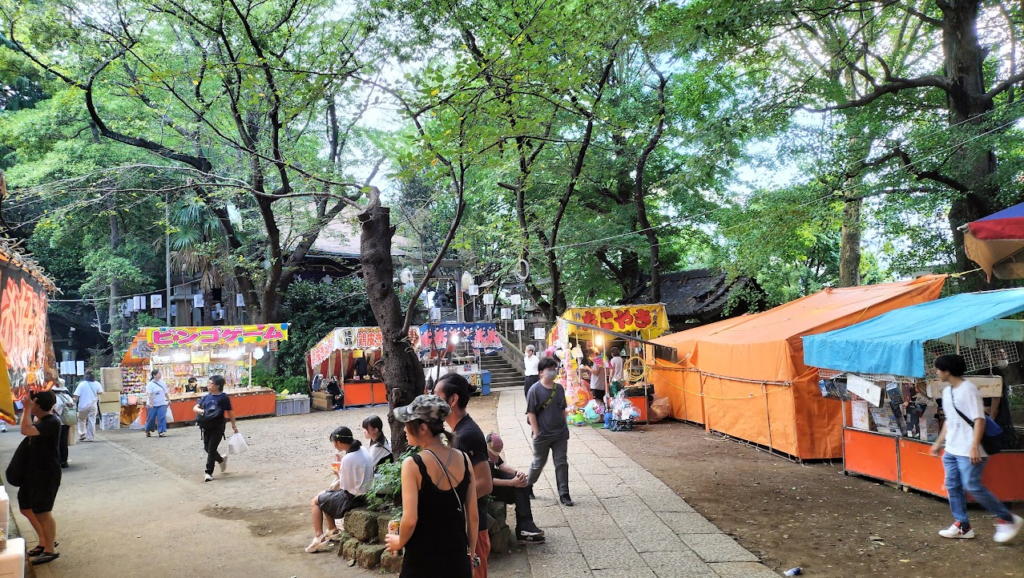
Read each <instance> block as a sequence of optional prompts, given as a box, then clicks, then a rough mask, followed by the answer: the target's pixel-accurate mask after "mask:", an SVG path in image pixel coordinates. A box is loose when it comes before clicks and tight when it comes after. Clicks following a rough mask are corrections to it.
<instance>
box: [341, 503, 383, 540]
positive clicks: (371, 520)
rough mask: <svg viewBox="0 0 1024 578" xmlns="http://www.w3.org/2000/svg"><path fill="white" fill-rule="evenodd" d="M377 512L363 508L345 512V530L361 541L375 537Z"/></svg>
mask: <svg viewBox="0 0 1024 578" xmlns="http://www.w3.org/2000/svg"><path fill="white" fill-rule="evenodd" d="M377 516H378V514H377V512H371V511H369V510H364V509H356V510H351V511H349V513H347V514H345V531H346V532H348V533H349V534H352V535H353V536H355V538H356V539H357V540H359V541H361V542H370V541H372V540H375V539H376V538H377Z"/></svg>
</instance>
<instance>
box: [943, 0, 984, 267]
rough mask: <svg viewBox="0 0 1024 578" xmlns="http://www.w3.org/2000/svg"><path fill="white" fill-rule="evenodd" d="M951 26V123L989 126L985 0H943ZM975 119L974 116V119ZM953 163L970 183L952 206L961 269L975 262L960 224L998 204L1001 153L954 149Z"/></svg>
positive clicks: (947, 49) (946, 47) (947, 44)
mask: <svg viewBox="0 0 1024 578" xmlns="http://www.w3.org/2000/svg"><path fill="white" fill-rule="evenodd" d="M938 5H939V8H940V9H941V10H942V14H943V17H944V18H943V20H944V21H945V23H946V27H945V29H944V31H943V52H944V57H945V63H944V64H945V71H946V76H947V77H948V78H950V79H951V80H953V82H954V88H953V89H951V90H949V91H947V93H946V94H947V101H948V105H949V124H950V125H957V126H964V128H969V127H974V128H975V129H976V130H977V131H978V132H982V131H983V130H984V125H983V119H982V118H981V117H980V115H983V114H985V113H987V112H988V111H989V110H991V109H992V101H991V100H990V99H988V98H984V94H985V71H984V69H983V64H984V60H985V53H986V50H985V49H984V48H982V46H981V44H980V42H979V40H978V12H979V8H980V6H981V2H980V1H979V0H945V1H941V0H940V1H939V2H938ZM972 119H973V120H972ZM953 159H954V161H953V166H956V167H960V169H961V171H962V173H961V174H962V176H961V182H962V183H963V184H964V185H966V186H967V188H968V189H969V190H968V192H967V193H966V194H964V195H963V196H961V197H959V198H957V199H955V200H954V201H953V204H952V207H951V208H950V211H949V226H950V230H951V231H952V233H953V242H954V246H955V247H956V264H957V270H959V271H967V270H969V269H970V268H972V264H971V262H970V260H969V259H968V258H967V254H966V253H965V252H964V236H963V233H962V232H961V231H960V226H962V225H964V224H966V223H968V222H970V221H973V220H976V219H979V218H981V217H984V216H986V215H988V214H990V213H992V212H993V210H994V208H995V204H996V202H995V195H996V192H997V191H996V190H995V189H994V188H993V186H992V183H991V176H992V174H993V173H995V170H996V157H995V153H994V152H993V151H992V150H990V149H988V148H986V147H973V146H963V147H960V148H959V149H958V150H957V151H956V153H954V155H953Z"/></svg>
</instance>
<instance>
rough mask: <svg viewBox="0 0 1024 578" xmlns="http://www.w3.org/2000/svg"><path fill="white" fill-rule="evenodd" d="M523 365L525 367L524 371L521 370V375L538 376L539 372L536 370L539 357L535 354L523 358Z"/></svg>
mask: <svg viewBox="0 0 1024 578" xmlns="http://www.w3.org/2000/svg"><path fill="white" fill-rule="evenodd" d="M523 365H524V366H525V369H524V370H523V375H525V376H527V377H529V376H531V375H538V374H540V371H538V370H537V366H538V365H540V356H538V355H537V354H534V355H531V356H529V357H523Z"/></svg>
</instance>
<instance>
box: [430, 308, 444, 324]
mask: <svg viewBox="0 0 1024 578" xmlns="http://www.w3.org/2000/svg"><path fill="white" fill-rule="evenodd" d="M430 320H431V321H440V320H441V308H440V307H431V309H430Z"/></svg>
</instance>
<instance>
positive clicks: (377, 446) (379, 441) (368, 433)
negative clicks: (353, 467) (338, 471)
mask: <svg viewBox="0 0 1024 578" xmlns="http://www.w3.org/2000/svg"><path fill="white" fill-rule="evenodd" d="M363 437H365V438H366V439H367V440H369V441H370V447H369V448H367V450H366V451H368V452H370V461H371V462H372V463H373V470H374V471H377V468H379V467H380V466H381V464H390V463H392V462H394V461H395V458H394V457H393V456H392V455H391V442H389V441H388V438H387V436H385V435H384V422H382V421H381V419H380V417H378V416H375V415H371V416H370V417H368V418H366V419H364V420H363Z"/></svg>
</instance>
